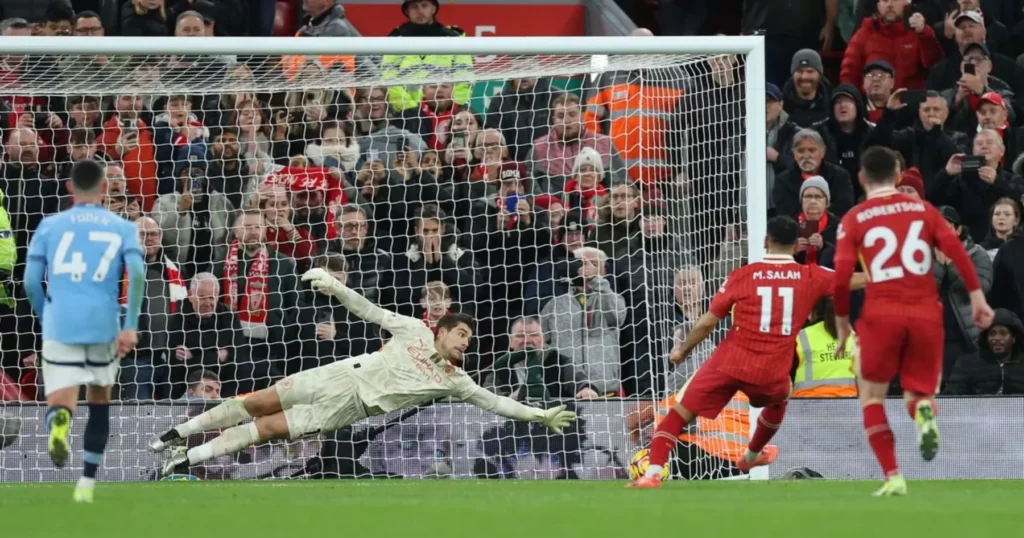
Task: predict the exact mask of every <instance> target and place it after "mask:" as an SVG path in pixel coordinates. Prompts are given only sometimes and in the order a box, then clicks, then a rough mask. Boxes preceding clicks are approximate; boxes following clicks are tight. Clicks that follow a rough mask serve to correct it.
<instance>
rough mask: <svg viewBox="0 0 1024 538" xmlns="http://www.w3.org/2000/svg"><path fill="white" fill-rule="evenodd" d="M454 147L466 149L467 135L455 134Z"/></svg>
mask: <svg viewBox="0 0 1024 538" xmlns="http://www.w3.org/2000/svg"><path fill="white" fill-rule="evenodd" d="M452 147H453V148H464V147H466V134H465V133H455V134H454V135H452Z"/></svg>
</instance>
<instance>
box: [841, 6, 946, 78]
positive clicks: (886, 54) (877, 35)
mask: <svg viewBox="0 0 1024 538" xmlns="http://www.w3.org/2000/svg"><path fill="white" fill-rule="evenodd" d="M909 6H910V4H909V3H908V2H906V1H904V0H879V1H878V11H877V13H875V14H874V15H872V16H871V18H868V19H864V21H863V22H861V25H860V29H859V30H857V32H856V33H854V34H853V38H852V39H850V44H849V45H847V47H846V52H845V53H844V54H843V65H842V70H841V72H840V73H839V80H840V82H843V83H846V84H852V85H853V86H854V87H855V88H859V87H861V85H862V82H863V81H862V75H863V73H864V68H865V67H866V66H867V65H868V64H870V63H871V62H874V61H877V60H884V61H886V62H888V63H889V64H890V65H892V66H893V67H895V71H896V74H895V77H896V82H895V85H896V87H897V88H909V89H912V90H921V89H924V87H925V82H926V78H927V76H928V70H929V69H930V68H931V67H932V66H933V65H935V64H936V63H938V62H939V61H940V60H942V58H943V56H945V53H944V52H943V51H942V45H941V44H939V40H938V38H937V37H936V36H935V32H934V31H933V30H932V28H931V27H930V26H928V24H927V21H925V18H924V15H922V14H921V13H914V14H912V15H910V17H909V18H907V19H904V13H903V11H904V9H906V8H907V7H909ZM904 20H906V22H904Z"/></svg>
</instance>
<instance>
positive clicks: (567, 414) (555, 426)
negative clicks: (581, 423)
mask: <svg viewBox="0 0 1024 538" xmlns="http://www.w3.org/2000/svg"><path fill="white" fill-rule="evenodd" d="M574 420H576V413H573V412H572V411H566V410H565V406H564V405H560V406H558V407H552V408H551V409H548V410H546V411H544V412H543V413H542V414H541V418H540V423H541V424H543V425H545V426H547V427H548V428H550V429H551V430H552V431H553V432H555V433H557V434H559V435H561V434H562V428H564V427H566V426H568V425H569V424H570V423H572V421H574Z"/></svg>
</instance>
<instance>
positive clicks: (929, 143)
mask: <svg viewBox="0 0 1024 538" xmlns="http://www.w3.org/2000/svg"><path fill="white" fill-rule="evenodd" d="M895 120H896V116H895V115H894V114H893V113H892V112H890V111H888V110H887V111H886V112H885V114H882V119H880V120H878V123H877V124H876V125H875V130H874V131H873V132H872V134H871V138H870V140H869V141H868V144H869V145H879V146H885V147H887V148H892V149H895V150H896V151H898V152H900V154H901V155H903V160H904V161H906V163H907V168H910V167H915V166H916V167H917V169H918V170H920V171H921V177H922V178H923V179H924V189H925V198H927V199H928V201H929V202H932V203H933V204H936V205H941V201H940V200H938V199H937V198H936V197H937V196H938V193H939V192H940V191H941V190H942V189H941V185H940V184H938V183H936V176H937V175H938V173H939V171H941V170H944V169H945V168H946V163H947V162H948V161H949V158H950V157H952V156H953V155H954V154H956V153H960V148H959V147H958V146H957V145H956V143H955V142H954V141H953V139H952V138H950V137H949V135H948V134H946V132H945V131H943V130H942V129H932V130H931V131H925V130H924V126H923V125H922V124H921V120H920V119H918V120H917V121H915V122H914V126H913V127H908V128H906V129H899V130H894V129H893V122H894V121H895Z"/></svg>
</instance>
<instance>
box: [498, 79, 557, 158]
mask: <svg viewBox="0 0 1024 538" xmlns="http://www.w3.org/2000/svg"><path fill="white" fill-rule="evenodd" d="M515 83H516V81H515V80H510V81H508V82H506V83H505V86H504V87H503V88H502V89H501V93H499V94H498V95H495V96H494V97H492V98H491V102H490V104H489V105H488V106H487V120H486V124H485V127H487V128H488V129H498V130H499V131H501V134H502V136H504V137H505V147H507V148H508V152H509V156H508V157H509V160H513V161H525V160H526V157H527V156H528V154H529V152H530V150H531V149H532V148H533V141H534V140H536V139H538V138H540V137H542V136H544V135H546V134H548V129H549V127H550V125H551V122H550V119H549V118H550V113H551V99H552V97H553V96H554V95H555V93H554V92H553V91H552V89H551V80H550V79H548V78H540V79H537V83H536V85H535V86H534V87H533V89H531V90H530V91H527V92H522V93H519V92H517V91H516V89H515Z"/></svg>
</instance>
